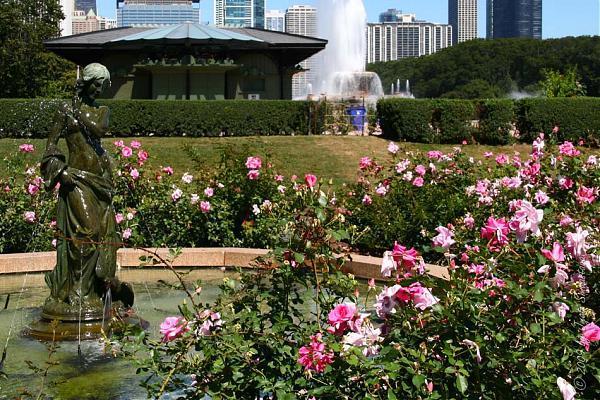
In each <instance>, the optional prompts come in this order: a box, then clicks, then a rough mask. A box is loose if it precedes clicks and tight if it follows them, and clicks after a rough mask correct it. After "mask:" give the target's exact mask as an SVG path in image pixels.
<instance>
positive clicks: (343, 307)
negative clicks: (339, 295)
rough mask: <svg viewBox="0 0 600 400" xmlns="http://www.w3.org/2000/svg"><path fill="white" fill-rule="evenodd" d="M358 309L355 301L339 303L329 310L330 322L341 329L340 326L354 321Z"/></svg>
mask: <svg viewBox="0 0 600 400" xmlns="http://www.w3.org/2000/svg"><path fill="white" fill-rule="evenodd" d="M356 311H357V310H356V304H354V303H344V304H338V305H336V306H335V307H334V308H333V310H331V311H330V312H329V315H328V320H329V323H330V324H331V325H333V326H335V327H336V328H338V329H339V328H340V326H342V325H344V324H347V323H348V322H349V321H352V319H353V318H354V316H355V315H356Z"/></svg>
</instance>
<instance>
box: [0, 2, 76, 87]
mask: <svg viewBox="0 0 600 400" xmlns="http://www.w3.org/2000/svg"><path fill="white" fill-rule="evenodd" d="M62 18H63V14H62V11H61V8H60V5H59V2H58V1H57V0H3V1H2V2H0V43H2V45H1V46H0V97H9V98H18V97H37V96H44V97H56V96H58V97H60V96H63V95H65V94H66V93H65V88H66V87H68V86H69V85H68V84H66V85H65V84H64V83H61V82H67V80H68V81H69V82H72V79H71V78H72V77H73V76H72V75H73V74H74V71H75V66H74V65H73V64H72V63H70V62H68V61H66V60H65V59H63V58H60V57H58V56H56V55H55V54H53V53H50V52H47V51H45V50H44V45H43V42H44V40H47V39H51V38H54V37H57V36H59V34H60V32H59V22H60V20H61V19H62ZM69 71H70V75H69Z"/></svg>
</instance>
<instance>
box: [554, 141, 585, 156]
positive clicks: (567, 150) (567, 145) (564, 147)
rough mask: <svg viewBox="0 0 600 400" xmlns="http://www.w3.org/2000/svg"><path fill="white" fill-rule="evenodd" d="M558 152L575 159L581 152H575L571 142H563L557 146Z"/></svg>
mask: <svg viewBox="0 0 600 400" xmlns="http://www.w3.org/2000/svg"><path fill="white" fill-rule="evenodd" d="M558 150H559V152H560V154H563V155H565V156H568V157H577V156H578V155H580V154H581V152H580V151H579V150H577V149H576V148H575V146H573V143H571V142H564V143H563V144H561V145H560V146H558Z"/></svg>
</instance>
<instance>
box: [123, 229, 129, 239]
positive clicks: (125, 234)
mask: <svg viewBox="0 0 600 400" xmlns="http://www.w3.org/2000/svg"><path fill="white" fill-rule="evenodd" d="M122 236H123V239H124V240H127V239H129V238H130V237H131V229H130V228H126V229H125V230H124V231H123V235H122Z"/></svg>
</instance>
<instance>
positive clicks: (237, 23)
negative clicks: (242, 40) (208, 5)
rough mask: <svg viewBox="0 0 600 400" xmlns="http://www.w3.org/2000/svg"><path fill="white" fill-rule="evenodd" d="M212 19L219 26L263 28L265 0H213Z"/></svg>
mask: <svg viewBox="0 0 600 400" xmlns="http://www.w3.org/2000/svg"><path fill="white" fill-rule="evenodd" d="M214 21H215V25H216V26H220V27H252V28H261V29H264V28H265V0H214Z"/></svg>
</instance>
